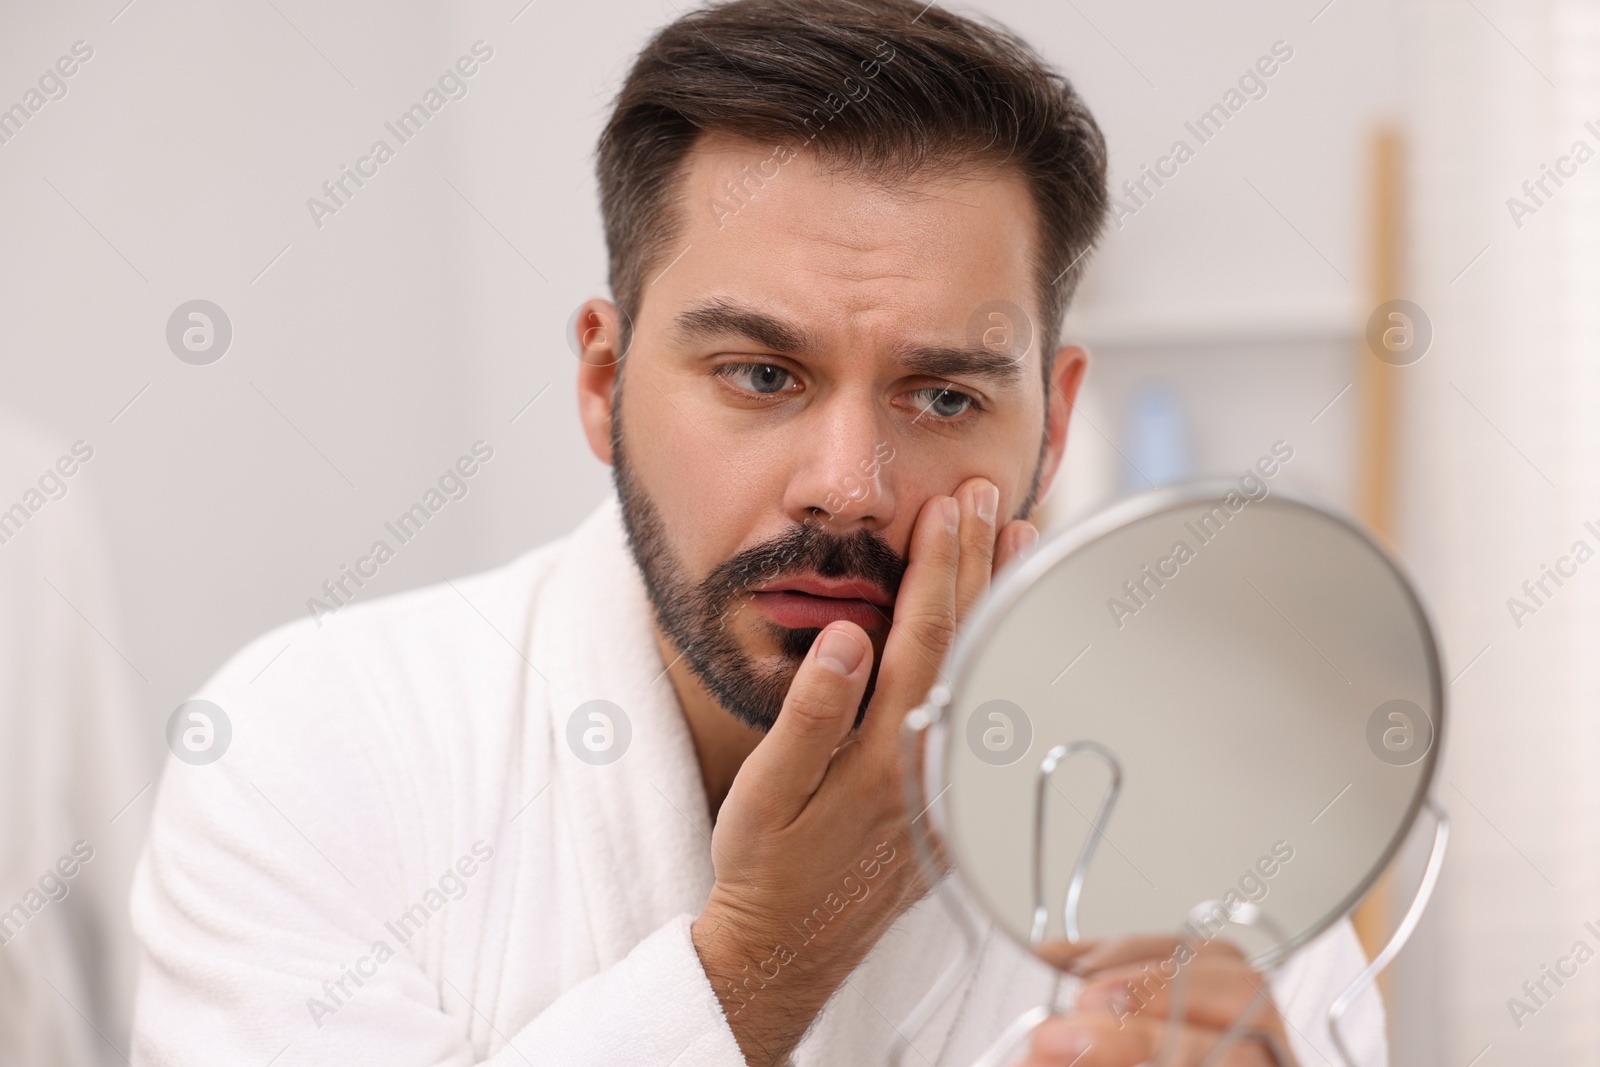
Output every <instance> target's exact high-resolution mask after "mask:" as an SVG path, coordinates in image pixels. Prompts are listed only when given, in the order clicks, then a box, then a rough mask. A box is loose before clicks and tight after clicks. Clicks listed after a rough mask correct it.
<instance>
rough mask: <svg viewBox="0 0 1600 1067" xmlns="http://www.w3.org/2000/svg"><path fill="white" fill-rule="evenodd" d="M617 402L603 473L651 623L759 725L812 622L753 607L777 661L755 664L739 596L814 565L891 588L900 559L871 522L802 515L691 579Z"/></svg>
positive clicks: (767, 721)
mask: <svg viewBox="0 0 1600 1067" xmlns="http://www.w3.org/2000/svg"><path fill="white" fill-rule="evenodd" d="M621 409H622V404H621V395H620V388H619V389H618V391H617V393H616V394H614V395H613V398H612V406H611V456H612V460H611V463H612V467H611V470H612V481H613V483H614V484H615V486H616V490H617V498H618V500H619V501H620V503H621V505H622V521H623V526H624V528H625V529H626V531H627V535H628V548H629V550H630V551H631V552H632V554H633V559H634V562H635V563H636V564H637V565H638V567H639V572H640V574H642V575H643V577H644V585H645V589H646V591H647V592H648V593H649V595H650V605H651V608H652V609H653V610H654V612H655V617H656V624H657V625H658V626H659V627H660V629H661V632H662V633H664V634H665V635H666V636H667V637H668V639H670V640H671V642H672V644H673V645H675V646H676V647H677V649H678V651H679V652H680V653H682V656H683V660H684V662H685V663H687V664H688V667H689V670H690V671H692V672H693V673H694V676H695V677H696V678H698V679H699V681H700V684H701V685H703V686H704V687H705V689H706V691H707V692H708V693H709V694H710V695H711V697H712V699H714V700H715V701H716V702H717V703H718V704H720V705H721V706H722V708H723V709H724V710H726V711H727V712H728V713H729V714H731V715H732V716H733V717H734V718H736V719H738V720H739V721H740V722H742V723H744V724H745V725H746V726H750V727H753V728H755V729H757V730H760V731H762V732H766V731H767V730H770V729H771V728H772V725H773V723H775V722H777V721H778V713H779V711H781V710H782V708H783V702H784V699H785V698H786V697H787V695H788V693H789V685H790V683H791V682H792V681H793V680H794V676H795V672H797V671H798V670H799V669H800V664H801V662H802V661H803V660H804V659H805V656H806V653H807V651H808V650H809V649H810V648H811V644H812V642H813V641H814V640H816V637H817V635H818V634H819V633H821V632H822V630H821V628H819V627H805V628H793V627H787V626H779V625H778V624H777V623H775V622H772V621H771V620H770V619H766V618H764V617H760V618H759V622H758V625H759V626H761V627H762V628H764V629H765V631H766V632H767V634H768V635H769V636H771V637H772V638H773V639H774V640H775V641H776V643H777V646H778V658H779V660H780V661H781V662H780V663H779V664H777V665H775V666H774V665H770V664H763V663H761V662H759V661H758V660H757V659H756V657H754V656H752V655H750V654H749V653H748V652H746V651H745V650H744V648H743V647H742V646H741V645H740V644H739V640H738V638H737V636H736V635H735V632H734V629H733V625H732V624H733V622H734V620H735V619H736V618H737V617H738V615H739V614H740V611H741V609H742V607H743V606H744V605H746V604H748V603H749V601H748V600H741V599H740V598H741V596H742V595H743V594H745V593H748V592H749V591H750V589H751V588H752V587H754V586H757V585H763V584H766V583H768V582H772V581H775V580H777V579H779V578H782V577H785V576H788V575H797V574H816V575H821V576H822V577H824V578H846V579H852V578H853V579H859V580H861V581H864V582H869V583H872V584H874V585H877V586H879V587H881V588H882V589H883V590H884V591H886V592H887V593H888V594H889V596H890V597H891V598H892V597H894V596H895V595H896V594H897V593H898V591H899V589H900V580H901V578H902V577H903V576H904V574H905V569H906V563H905V561H904V560H902V559H901V558H900V556H899V554H898V553H896V552H895V551H894V549H892V548H890V547H889V543H888V542H887V541H885V540H884V539H883V538H882V537H880V536H879V535H877V534H876V533H874V532H872V531H871V530H867V529H857V530H855V531H853V532H851V533H849V534H846V535H843V536H840V535H837V534H833V533H831V532H829V531H828V530H826V529H824V528H823V526H822V524H821V522H820V521H815V522H812V521H808V522H803V523H796V524H795V525H794V526H792V527H790V528H789V529H788V530H787V531H786V532H785V533H784V534H782V535H781V536H779V537H777V538H774V539H773V540H770V541H766V542H763V543H761V544H759V545H756V546H754V547H752V548H747V549H744V550H743V551H741V552H739V553H737V554H736V555H734V556H732V557H730V558H729V559H727V560H724V561H723V562H722V563H720V564H718V565H717V566H716V567H714V568H712V570H711V573H710V574H708V575H706V576H705V577H704V578H702V579H700V580H699V581H695V580H693V579H691V578H690V577H688V576H687V575H686V574H685V573H684V567H683V563H682V561H681V560H680V559H679V557H678V555H677V553H676V552H675V551H674V549H673V545H672V542H671V539H670V538H669V537H668V535H667V531H666V527H665V524H664V523H663V522H662V520H661V513H660V511H659V510H658V509H657V508H656V506H655V502H654V501H652V500H651V499H650V497H649V495H648V494H647V493H646V492H645V491H644V489H643V488H642V487H640V485H639V484H638V482H637V481H636V480H635V479H634V477H633V470H632V468H631V467H630V466H629V465H628V461H627V458H626V453H625V451H624V449H623V442H622V418H621V414H622V411H621ZM879 664H880V660H879V658H878V657H877V656H876V655H875V656H874V659H873V664H872V673H871V675H870V676H869V677H868V679H867V688H866V692H865V693H863V694H862V697H861V704H860V706H859V707H858V708H857V709H856V716H855V723H854V726H860V725H861V720H862V719H863V718H864V717H865V715H866V712H867V705H868V704H869V703H870V702H871V700H872V693H873V690H874V688H875V687H876V685H877V681H878V667H879Z"/></svg>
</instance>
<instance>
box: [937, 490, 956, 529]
mask: <svg viewBox="0 0 1600 1067" xmlns="http://www.w3.org/2000/svg"><path fill="white" fill-rule="evenodd" d="M939 506H940V508H942V509H943V510H944V528H945V529H946V530H947V531H948V532H950V533H959V532H960V530H961V505H960V503H958V502H957V501H956V498H955V497H953V496H947V497H945V498H944V500H943V501H942V502H941V503H940V505H939Z"/></svg>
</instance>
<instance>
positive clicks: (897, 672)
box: [691, 478, 1038, 1067]
mask: <svg viewBox="0 0 1600 1067" xmlns="http://www.w3.org/2000/svg"><path fill="white" fill-rule="evenodd" d="M998 502H999V491H998V490H997V489H996V488H995V486H994V485H993V484H991V483H989V482H988V481H986V480H984V479H982V478H972V479H968V480H967V481H965V482H963V483H962V484H961V486H959V487H958V488H957V490H956V495H955V496H954V497H947V496H936V497H932V498H930V499H929V500H928V501H927V502H926V503H925V504H924V505H923V507H922V510H921V511H920V512H919V513H918V515H917V521H916V524H915V528H914V529H913V531H912V535H911V546H910V550H909V553H908V561H907V565H906V571H905V575H904V577H903V579H902V580H901V583H900V590H899V594H898V596H897V598H896V600H895V606H894V618H893V622H892V624H891V626H890V628H889V635H888V637H887V639H886V641H885V645H884V650H883V663H882V666H881V667H880V668H879V671H878V682H877V686H876V688H875V689H874V691H873V697H872V702H871V704H870V705H869V706H868V708H867V713H866V716H865V718H864V719H863V721H862V724H861V728H860V730H859V731H857V732H856V735H855V736H850V731H851V726H852V724H853V723H854V721H855V717H856V711H857V709H858V708H859V707H860V704H861V697H862V694H863V693H864V692H865V691H866V685H867V679H868V677H869V676H870V674H871V671H872V660H873V652H872V643H871V641H870V640H869V639H868V637H867V634H866V631H864V630H863V629H862V628H861V627H859V626H857V625H856V624H854V623H851V622H846V621H843V620H840V621H836V622H833V623H830V624H829V625H828V626H826V627H825V628H824V629H823V630H822V632H821V633H820V634H819V635H818V636H817V639H816V640H815V641H814V642H813V643H812V646H811V649H810V651H809V652H808V653H807V655H806V658H805V660H804V661H803V662H802V663H801V665H800V669H799V671H798V672H797V673H796V674H795V677H794V680H793V682H791V683H790V686H789V692H788V695H787V697H786V699H785V701H784V705H783V710H782V711H781V712H780V713H779V715H778V720H777V722H776V723H774V724H773V727H772V730H771V731H770V732H769V733H768V734H767V736H766V737H765V738H763V739H762V741H761V743H760V744H759V745H757V746H756V748H755V751H753V752H752V753H751V754H750V756H749V757H748V758H747V759H746V760H745V762H744V765H743V766H742V767H741V768H740V770H739V774H738V776H737V777H736V778H735V779H734V782H733V786H732V788H731V789H730V790H729V793H728V797H727V800H725V801H724V802H723V805H722V809H721V811H720V812H719V813H718V816H717V824H716V829H715V830H714V832H713V833H712V837H711V847H712V856H713V862H714V864H715V866H716V882H715V885H714V886H713V888H712V890H711V895H710V898H709V899H708V901H707V903H706V906H705V909H704V910H703V911H702V912H701V913H700V916H699V918H697V919H696V920H695V923H694V925H693V927H692V928H691V933H692V936H693V939H694V945H695V950H696V951H697V952H698V954H699V956H700V961H701V963H702V965H703V966H704V967H705V971H706V975H707V977H709V978H710V979H711V985H712V988H713V989H714V990H715V991H716V993H717V995H718V997H719V998H720V999H721V1001H722V1005H723V1011H724V1014H725V1015H726V1016H727V1019H728V1024H729V1026H730V1027H731V1028H732V1030H733V1033H734V1036H735V1037H736V1038H737V1039H738V1041H739V1046H740V1049H741V1050H742V1051H743V1053H744V1055H745V1059H746V1060H747V1061H748V1062H749V1063H751V1064H753V1065H757V1067H765V1065H769V1064H779V1063H782V1062H784V1061H785V1060H786V1059H787V1057H788V1056H789V1054H790V1053H791V1052H792V1051H793V1049H794V1047H795V1046H796V1045H797V1044H798V1043H799V1041H800V1038H801V1036H803V1035H804V1033H805V1032H806V1030H807V1028H809V1027H810V1025H811V1023H812V1021H813V1020H814V1019H815V1017H816V1015H817V1014H818V1013H819V1012H820V1011H821V1010H822V1006H823V1005H824V1004H825V1003H827V1000H828V998H829V997H830V996H832V995H833V993H834V991H835V990H836V989H838V987H839V986H840V985H841V984H842V983H843V982H844V980H845V978H846V977H847V976H848V975H849V974H850V972H851V971H853V970H855V968H856V966H857V965H858V964H859V963H860V962H861V960H862V959H863V958H864V957H865V956H866V954H867V952H868V951H869V950H870V949H871V947H872V945H873V944H874V943H875V942H876V941H877V939H878V938H879V936H881V935H882V933H883V931H884V930H886V929H887V928H888V927H889V925H890V924H891V923H893V922H894V920H895V919H896V918H897V917H898V916H899V915H900V914H901V913H902V912H904V911H905V910H906V908H908V907H910V905H911V904H913V903H915V902H916V900H917V899H918V897H920V896H921V894H922V892H925V891H926V887H925V886H921V885H920V884H919V883H920V877H919V876H918V874H917V871H916V863H915V862H914V860H913V857H912V852H911V844H910V837H909V829H910V827H909V821H908V817H907V813H906V811H905V804H904V800H903V793H902V788H901V776H902V774H903V773H904V772H905V769H904V768H902V767H901V766H900V755H899V732H900V723H901V720H902V719H903V718H904V717H905V715H906V713H907V712H908V711H910V710H911V709H912V708H914V707H916V706H917V705H919V704H920V703H922V701H923V700H924V699H925V698H926V697H927V694H928V691H929V689H931V688H932V687H933V685H934V683H935V682H936V681H937V680H938V678H939V668H940V665H941V664H942V663H943V661H944V656H945V652H946V650H947V649H948V648H949V645H950V641H951V638H952V637H953V636H954V634H955V631H956V627H957V625H958V624H959V623H960V622H961V620H962V619H963V618H964V617H965V615H966V613H967V611H968V610H969V609H970V608H971V606H972V604H973V603H974V602H975V601H976V600H977V599H978V597H979V596H981V595H982V593H983V592H984V590H986V589H987V588H988V586H989V580H990V576H991V574H992V572H993V570H994V569H995V568H996V567H997V566H1003V565H1004V564H1005V562H1006V561H1007V560H1009V558H1010V557H1011V556H1013V555H1015V554H1016V553H1017V552H1019V551H1021V550H1023V549H1025V548H1027V547H1028V546H1029V545H1031V544H1032V543H1033V541H1034V540H1036V539H1037V537H1038V532H1037V531H1036V530H1034V528H1033V527H1032V526H1030V525H1029V524H1028V523H1026V522H1024V521H1021V520H1017V521H1014V522H1010V523H1007V524H1006V526H1005V529H1004V530H1002V531H1000V534H999V536H997V534H996V530H995V517H996V515H997V513H998ZM980 505H981V506H980ZM997 545H998V546H999V550H998V552H997Z"/></svg>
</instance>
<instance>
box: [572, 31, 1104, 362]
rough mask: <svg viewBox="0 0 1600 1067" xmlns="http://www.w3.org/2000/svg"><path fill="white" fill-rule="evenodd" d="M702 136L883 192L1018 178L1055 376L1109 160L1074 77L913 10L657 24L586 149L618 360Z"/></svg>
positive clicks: (1012, 42)
mask: <svg viewBox="0 0 1600 1067" xmlns="http://www.w3.org/2000/svg"><path fill="white" fill-rule="evenodd" d="M709 131H721V132H724V133H727V134H731V135H734V136H738V137H742V138H745V139H748V140H751V141H753V142H756V143H758V144H764V145H772V146H777V145H786V146H788V147H789V148H792V149H796V150H801V151H809V152H812V153H815V155H816V157H817V159H818V160H819V161H820V162H821V164H822V165H823V166H824V167H826V168H828V170H829V171H830V172H831V173H838V174H843V175H845V176H859V177H862V178H865V179H869V180H873V181H878V182H885V183H892V182H895V181H896V180H907V179H912V178H915V177H918V176H920V175H923V174H928V173H937V172H939V171H940V170H956V169H958V168H968V167H983V166H1000V165H1005V166H1008V167H1015V168H1016V169H1017V170H1018V171H1019V172H1020V174H1021V176H1022V177H1023V178H1024V179H1025V180H1026V182H1027V183H1028V186H1029V188H1030V191H1031V193H1032V199H1033V203H1034V205H1035V207H1036V210H1037V213H1038V219H1039V227H1040V233H1039V235H1038V238H1039V239H1038V240H1037V241H1036V242H1035V252H1034V259H1035V262H1034V263H1033V269H1034V274H1035V278H1036V287H1037V292H1038V300H1039V307H1040V309H1041V313H1042V316H1043V320H1044V321H1043V322H1042V323H1038V324H1036V326H1037V328H1036V329H1034V330H1033V338H1034V341H1035V343H1038V344H1040V346H1041V348H1040V351H1041V354H1042V356H1043V363H1044V366H1045V374H1046V377H1047V380H1048V375H1049V373H1050V365H1051V364H1052V363H1053V362H1054V355H1055V349H1056V343H1057V339H1058V337H1059V334H1060V328H1061V318H1062V316H1063V314H1064V313H1065V311H1066V306H1067V303H1068V301H1069V300H1070V299H1071V297H1072V293H1073V290H1074V289H1075V288H1076V286H1077V283H1078V279H1079V277H1080V276H1081V274H1082V272H1083V269H1084V262H1085V259H1086V258H1087V254H1088V252H1089V249H1090V248H1092V247H1093V246H1094V243H1095V241H1096V240H1097V238H1098V237H1099V234H1100V231H1101V227H1102V225H1103V223H1104V220H1105V213H1106V207H1107V192H1106V150H1105V140H1104V138H1103V137H1102V136H1101V133H1100V129H1099V127H1098V126H1097V125H1095V121H1094V118H1093V117H1092V116H1091V115H1090V114H1089V110H1088V108H1087V107H1086V106H1085V105H1084V103H1083V101H1082V99H1081V98H1080V97H1079V96H1078V94H1077V93H1076V92H1075V91H1074V90H1073V88H1072V86H1071V84H1070V83H1068V81H1067V80H1066V79H1065V78H1064V77H1062V76H1061V75H1060V74H1058V73H1056V72H1055V71H1053V70H1051V69H1050V68H1049V67H1048V66H1046V65H1045V63H1044V62H1043V61H1042V60H1041V59H1040V58H1039V57H1038V55H1037V54H1036V53H1035V52H1034V51H1033V50H1032V49H1031V48H1030V47H1029V46H1028V45H1027V44H1025V43H1024V42H1023V41H1022V40H1021V39H1020V38H1018V37H1016V36H1015V35H1013V34H1012V33H1010V32H1009V31H1007V30H1005V29H1004V28H1002V27H1000V26H998V25H993V24H985V23H982V22H978V21H974V20H973V19H969V18H963V17H961V16H958V15H953V14H951V13H949V12H947V11H944V10H941V9H940V8H938V7H934V6H924V5H923V4H922V2H921V0H729V2H724V3H718V4H714V5H712V6H710V7H708V8H705V9H703V10H700V11H695V12H692V13H690V14H686V15H684V16H683V17H681V18H679V19H678V20H677V21H675V22H673V23H671V24H670V25H668V26H667V27H666V28H664V29H662V30H661V31H660V32H659V33H657V34H656V35H655V37H654V38H652V39H651V40H650V42H649V43H648V44H647V45H646V46H645V48H644V50H643V51H642V52H640V53H639V56H638V59H637V60H636V61H635V63H634V66H633V69H632V71H630V72H629V74H628V78H627V81H626V82H625V83H624V84H623V86H622V90H621V92H620V93H619V94H618V97H617V101H616V105H615V108H614V110H613V112H612V115H611V118H610V121H609V122H608V123H607V125H606V128H605V131H604V132H603V133H602V134H601V137H600V142H599V145H598V148H597V157H598V172H599V184H600V210H601V213H602V215H603V216H604V219H605V228H606V245H607V248H608V249H609V252H610V257H611V291H612V294H613V295H614V297H615V299H616V301H617V305H618V306H619V307H620V308H621V310H622V312H623V321H622V327H621V331H620V332H621V344H622V351H624V352H626V351H627V346H628V344H629V343H630V339H631V331H632V320H633V319H634V318H635V317H636V316H637V315H638V313H639V307H640V304H641V302H642V301H643V298H644V289H645V286H646V278H648V277H650V276H651V272H652V271H655V272H659V270H661V269H662V268H663V267H665V266H666V265H667V263H668V262H669V257H670V256H673V255H676V254H677V252H678V251H680V250H679V249H677V248H676V247H675V245H676V244H677V243H679V242H681V240H682V234H683V222H684V215H683V212H682V205H681V203H679V202H678V199H681V198H677V188H676V187H677V184H678V179H679V178H680V177H681V176H682V173H683V170H684V169H685V164H686V161H687V157H688V154H689V150H690V148H691V147H692V145H693V144H694V142H695V140H696V138H697V137H699V136H700V135H701V134H702V133H706V132H709ZM675 198H676V199H675ZM675 208H676V209H677V210H675Z"/></svg>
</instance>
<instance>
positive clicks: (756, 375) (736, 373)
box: [717, 363, 794, 395]
mask: <svg viewBox="0 0 1600 1067" xmlns="http://www.w3.org/2000/svg"><path fill="white" fill-rule="evenodd" d="M717 373H718V374H721V375H722V376H723V377H724V378H727V379H728V380H729V381H731V382H733V383H734V384H735V385H739V386H741V387H743V388H745V389H748V390H749V391H750V392H752V393H761V394H766V395H770V394H772V393H781V392H782V391H783V389H784V386H786V385H788V384H789V381H790V380H791V379H792V378H793V377H794V376H793V375H792V374H790V373H789V372H788V371H786V370H784V369H783V368H782V367H778V366H774V365H773V364H771V363H725V364H723V365H722V366H721V367H719V368H717Z"/></svg>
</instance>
